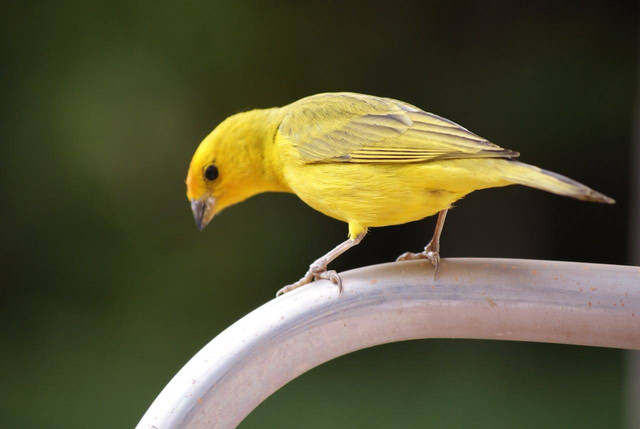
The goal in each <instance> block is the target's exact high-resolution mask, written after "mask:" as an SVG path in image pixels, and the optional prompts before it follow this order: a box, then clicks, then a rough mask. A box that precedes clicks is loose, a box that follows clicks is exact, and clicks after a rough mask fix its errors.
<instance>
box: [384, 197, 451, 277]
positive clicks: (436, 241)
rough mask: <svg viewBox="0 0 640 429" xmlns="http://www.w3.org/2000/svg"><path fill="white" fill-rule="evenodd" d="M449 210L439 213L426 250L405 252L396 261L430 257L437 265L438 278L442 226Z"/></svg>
mask: <svg viewBox="0 0 640 429" xmlns="http://www.w3.org/2000/svg"><path fill="white" fill-rule="evenodd" d="M447 211H448V209H447V210H442V211H440V212H439V213H438V220H437V221H436V230H435V232H434V233H433V238H432V239H431V241H430V242H429V244H427V247H425V248H424V251H422V252H420V253H411V252H405V253H403V254H402V255H400V256H398V259H396V261H409V260H412V259H428V260H429V261H431V263H432V264H433V265H434V266H435V267H436V273H435V276H434V278H436V279H437V278H438V265H439V263H440V234H442V228H443V227H444V221H445V219H446V218H447Z"/></svg>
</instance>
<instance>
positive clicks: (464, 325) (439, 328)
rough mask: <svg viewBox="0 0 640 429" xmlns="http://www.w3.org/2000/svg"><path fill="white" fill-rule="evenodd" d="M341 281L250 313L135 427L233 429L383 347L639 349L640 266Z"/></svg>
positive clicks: (396, 273)
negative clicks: (303, 378)
mask: <svg viewBox="0 0 640 429" xmlns="http://www.w3.org/2000/svg"><path fill="white" fill-rule="evenodd" d="M433 274H434V272H433V266H432V265H431V264H430V263H429V262H427V261H409V262H401V263H390V264H382V265H375V266H371V267H365V268H359V269H356V270H351V271H347V272H344V273H341V278H342V281H343V288H344V291H343V293H342V295H341V296H338V288H337V287H336V285H334V284H332V283H330V282H328V281H325V280H323V281H317V282H314V283H312V284H311V285H309V286H305V287H302V288H299V289H297V290H294V291H293V292H290V293H288V294H285V295H283V296H281V297H279V298H276V299H274V300H272V301H270V302H268V303H266V304H264V305H262V306H261V307H259V308H257V309H256V310H254V311H252V312H251V313H249V314H248V315H246V316H245V317H243V318H242V319H240V320H238V321H237V322H236V323H234V324H233V325H231V326H230V327H229V328H227V329H226V330H224V331H223V332H222V333H221V334H220V335H218V336H217V337H216V338H214V339H213V340H212V341H211V342H210V343H209V344H207V345H206V346H205V347H204V348H203V349H202V350H200V351H199V352H198V353H197V354H196V355H195V356H194V357H193V358H192V359H191V360H190V361H189V362H188V363H187V364H186V365H185V366H184V367H183V368H182V369H181V370H180V371H179V372H178V373H177V374H176V375H175V377H174V378H173V379H172V380H171V382H169V384H168V385H167V386H166V387H165V388H164V390H163V391H162V392H161V393H160V395H159V396H158V397H157V398H156V400H155V401H154V402H153V404H152V405H151V407H150V408H149V409H148V411H147V412H146V413H145V415H144V416H143V418H142V420H141V421H140V423H139V424H138V426H137V427H138V428H144V429H147V428H156V429H169V428H204V427H206V428H211V427H216V428H230V427H235V426H237V425H238V424H239V423H240V422H241V421H242V420H243V419H244V418H245V417H246V416H247V415H248V414H249V413H250V412H251V411H252V410H253V409H254V408H255V407H257V406H258V405H259V404H260V403H261V402H262V401H264V400H265V399H266V398H267V397H269V395H271V394H272V393H273V392H275V391H276V390H278V389H279V388H280V387H282V386H284V385H285V384H286V383H287V382H289V381H291V380H293V379H294V378H296V377H298V376H299V375H301V374H302V373H304V372H306V371H308V370H310V369H312V368H314V367H316V366H318V365H320V364H322V363H324V362H327V361H329V360H331V359H334V358H336V357H338V356H342V355H344V354H347V353H350V352H353V351H356V350H360V349H364V348H366V347H371V346H375V345H378V344H384V343H390V342H395V341H404V340H414V339H421V338H476V339H495V340H514V341H537V342H548V343H563V344H579V345H587V346H599V347H615V348H626V349H640V267H630V266H616V265H601V264H586V263H572V262H554V261H535V260H517V259H468V258H460V259H443V260H442V261H441V266H440V274H439V277H438V280H434V278H433Z"/></svg>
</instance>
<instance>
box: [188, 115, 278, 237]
mask: <svg viewBox="0 0 640 429" xmlns="http://www.w3.org/2000/svg"><path fill="white" fill-rule="evenodd" d="M268 112H269V110H253V111H250V112H244V113H238V114H236V115H233V116H230V117H229V118H227V119H225V120H224V121H223V122H222V123H220V125H218V126H217V127H216V128H215V129H214V130H213V131H212V132H211V134H209V135H208V136H207V137H206V138H205V139H204V140H203V141H202V143H200V146H198V149H197V150H196V152H195V154H194V155H193V158H192V160H191V165H190V166H189V172H188V174H187V180H186V183H187V198H188V199H189V201H190V202H191V209H192V210H193V216H194V218H195V221H196V226H197V227H198V228H199V229H200V230H202V229H204V227H205V226H207V224H208V223H209V222H210V221H211V219H213V217H214V216H215V215H216V214H217V213H219V212H220V211H222V210H223V209H225V208H226V207H229V206H231V205H233V204H236V203H239V202H241V201H244V200H245V199H247V198H249V197H251V196H252V195H255V194H257V193H260V192H264V191H269V190H279V189H277V185H274V183H273V177H272V174H271V172H270V171H268V170H267V168H266V167H265V162H264V161H265V160H264V157H265V154H264V144H265V139H266V138H268V137H267V136H268V135H269V133H271V135H273V132H274V131H273V130H275V128H274V126H273V125H272V124H271V122H272V121H271V117H272V116H273V115H270V114H268ZM275 125H276V126H277V123H276V124H275Z"/></svg>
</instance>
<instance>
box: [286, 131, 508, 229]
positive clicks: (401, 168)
mask: <svg viewBox="0 0 640 429" xmlns="http://www.w3.org/2000/svg"><path fill="white" fill-rule="evenodd" d="M276 145H277V146H278V147H279V148H280V153H281V154H282V159H281V160H282V161H284V162H282V164H281V165H283V168H282V171H283V177H284V180H286V182H287V184H288V186H289V187H290V188H291V190H292V191H293V192H294V193H295V194H297V195H298V196H299V197H300V198H301V199H302V200H303V201H304V202H305V203H307V204H308V205H309V206H311V207H313V208H314V209H316V210H318V211H319V212H321V213H324V214H325V215H327V216H331V217H333V218H335V219H338V220H342V221H344V222H348V223H349V226H350V235H352V236H353V235H354V234H355V235H357V234H358V233H359V232H361V231H363V230H365V229H366V228H368V227H377V226H387V225H398V224H403V223H407V222H412V221H415V220H420V219H423V218H425V217H427V216H431V215H434V214H436V213H437V212H439V211H441V210H444V209H447V208H449V207H451V205H452V204H453V203H454V202H455V201H456V200H458V199H460V198H462V197H464V196H465V195H466V194H468V193H470V192H472V191H474V190H476V189H481V188H484V187H488V186H500V184H498V183H497V181H496V180H495V179H494V178H493V177H492V176H495V175H494V174H492V173H491V168H490V164H491V163H492V162H493V161H494V160H483V161H484V162H479V161H478V160H446V161H433V162H427V163H415V164H356V163H318V164H313V163H311V164H310V163H304V162H302V160H300V159H299V154H298V152H297V150H296V149H295V148H293V147H292V146H291V145H290V144H288V142H287V141H286V140H284V139H281V140H280V141H278V142H276ZM478 164H480V166H479V165H478ZM485 166H486V167H489V168H486V167H485ZM483 167H485V168H483ZM480 170H483V171H480ZM483 173H484V174H483ZM488 182H490V183H491V185H488ZM505 184H506V183H505Z"/></svg>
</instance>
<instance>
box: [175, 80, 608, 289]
mask: <svg viewBox="0 0 640 429" xmlns="http://www.w3.org/2000/svg"><path fill="white" fill-rule="evenodd" d="M518 156H519V154H518V152H514V151H512V150H508V149H503V148H501V147H499V146H497V145H495V144H493V143H491V142H489V141H488V140H486V139H484V138H482V137H479V136H478V135H476V134H474V133H472V132H470V131H469V130H467V129H466V128H463V127H461V126H460V125H458V124H456V123H454V122H452V121H450V120H448V119H445V118H442V117H440V116H437V115H434V114H432V113H428V112H425V111H423V110H421V109H420V108H418V107H416V106H413V105H411V104H408V103H405V102H402V101H398V100H394V99H391V98H383V97H375V96H370V95H364V94H356V93H348V92H341V93H324V94H317V95H312V96H310V97H306V98H303V99H301V100H298V101H296V102H294V103H291V104H289V105H287V106H284V107H275V108H270V109H258V110H251V111H248V112H244V113H238V114H236V115H233V116H230V117H229V118H227V119H225V120H224V121H223V122H222V123H220V124H219V125H218V126H217V127H216V128H215V129H214V130H213V131H212V132H211V133H210V134H209V135H208V136H207V137H206V138H205V139H204V140H203V141H202V143H200V145H199V147H198V148H197V150H196V152H195V154H194V156H193V159H192V160H191V164H190V166H189V171H188V174H187V180H186V184H187V198H188V199H189V201H190V202H191V208H192V210H193V215H194V218H195V221H196V225H197V226H198V228H199V229H201V230H202V229H203V228H204V227H205V226H206V225H207V224H208V223H209V222H210V221H211V219H212V218H213V216H214V215H215V214H216V213H219V212H220V211H222V210H224V209H225V208H226V207H229V206H231V205H233V204H236V203H238V202H241V201H243V200H245V199H247V198H249V197H251V196H253V195H256V194H258V193H261V192H289V193H294V194H296V195H297V196H298V197H300V199H301V200H302V201H304V202H305V203H307V204H308V205H309V206H311V207H312V208H314V209H315V210H318V211H320V212H321V213H324V214H325V215H327V216H331V217H333V218H335V219H339V220H341V221H344V222H347V224H348V225H349V238H348V239H347V240H346V241H345V242H343V243H341V244H339V245H338V246H337V247H336V248H334V249H333V250H331V251H330V252H328V253H327V254H326V255H324V256H322V257H321V258H319V259H318V260H316V261H315V262H313V263H312V264H311V265H310V267H309V270H308V271H307V272H306V274H305V275H304V276H303V277H302V278H301V279H300V280H298V281H297V282H295V283H293V284H291V285H288V286H285V287H284V288H282V289H281V290H280V291H279V292H278V295H280V294H282V293H285V292H288V291H291V290H293V289H295V288H297V287H300V286H302V285H305V284H307V283H310V282H311V281H313V280H318V279H329V280H331V281H333V282H334V283H337V284H338V285H339V286H341V283H340V277H339V276H338V274H337V273H336V272H335V271H328V270H327V265H328V264H329V263H330V262H331V261H333V260H334V259H335V258H337V257H338V256H340V255H341V254H342V253H344V252H345V251H346V250H348V249H349V248H351V247H353V246H355V245H357V244H358V243H360V241H362V239H363V238H364V236H365V234H366V233H367V229H368V228H370V227H379V226H387V225H398V224H403V223H406V222H411V221H415V220H419V219H423V218H425V217H428V216H432V215H435V214H438V220H437V223H436V229H435V233H434V235H433V238H432V239H431V241H430V242H429V244H427V246H426V247H425V249H424V251H422V252H420V253H410V252H407V253H405V254H403V255H401V256H400V257H399V258H398V260H408V259H418V258H424V259H428V260H429V261H431V263H433V265H435V267H436V275H437V268H438V262H439V260H440V253H439V252H440V234H441V232H442V228H443V225H444V221H445V217H446V214H447V210H448V209H449V208H450V207H451V205H452V204H453V203H454V202H455V201H456V200H459V199H460V198H462V197H464V196H465V195H467V194H469V193H470V192H473V191H475V190H478V189H485V188H494V187H500V186H507V185H513V184H520V185H525V186H530V187H532V188H537V189H541V190H544V191H548V192H552V193H554V194H558V195H563V196H567V197H572V198H577V199H580V200H585V201H594V202H600V203H608V204H612V203H614V200H613V199H611V198H609V197H607V196H605V195H603V194H601V193H599V192H596V191H594V190H592V189H590V188H588V187H587V186H585V185H582V184H581V183H578V182H576V181H575V180H572V179H569V178H567V177H564V176H561V175H559V174H556V173H553V172H550V171H546V170H543V169H540V168H538V167H534V166H532V165H528V164H524V163H522V162H518V161H516V160H515V158H516V157H518Z"/></svg>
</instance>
